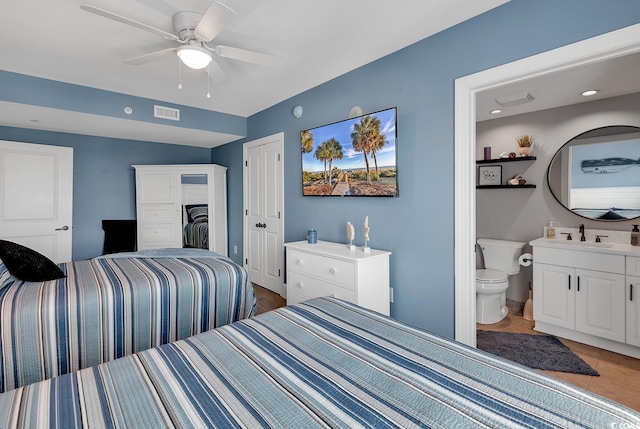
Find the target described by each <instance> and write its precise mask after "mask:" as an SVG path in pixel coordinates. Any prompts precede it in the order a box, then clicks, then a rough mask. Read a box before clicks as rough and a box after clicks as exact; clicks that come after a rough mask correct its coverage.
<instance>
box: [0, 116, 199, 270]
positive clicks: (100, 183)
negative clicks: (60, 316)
mask: <svg viewBox="0 0 640 429" xmlns="http://www.w3.org/2000/svg"><path fill="white" fill-rule="evenodd" d="M0 140H10V141H18V142H25V143H40V144H48V145H54V146H66V147H72V148H73V259H74V260H80V259H88V258H92V257H94V256H98V255H100V254H102V244H103V239H104V233H103V231H102V219H135V218H136V205H135V173H134V170H133V168H132V167H131V166H132V165H134V164H197V163H203V164H206V163H209V162H210V149H206V148H197V147H189V146H178V145H171V144H158V143H148V142H140V141H132V140H120V139H109V138H103V137H92V136H85V135H78V134H65V133H55V132H48V131H37V130H27V129H23V128H10V127H0Z"/></svg>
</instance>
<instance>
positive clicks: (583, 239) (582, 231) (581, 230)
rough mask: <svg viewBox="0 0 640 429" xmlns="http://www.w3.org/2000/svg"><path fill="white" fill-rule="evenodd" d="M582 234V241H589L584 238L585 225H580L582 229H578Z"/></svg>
mask: <svg viewBox="0 0 640 429" xmlns="http://www.w3.org/2000/svg"><path fill="white" fill-rule="evenodd" d="M578 231H579V232H580V241H586V240H587V239H586V238H585V237H584V224H583V223H581V224H580V228H579V229H578Z"/></svg>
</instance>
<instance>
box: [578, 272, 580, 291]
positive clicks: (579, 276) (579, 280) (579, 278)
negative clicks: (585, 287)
mask: <svg viewBox="0 0 640 429" xmlns="http://www.w3.org/2000/svg"><path fill="white" fill-rule="evenodd" d="M578 292H580V276H578Z"/></svg>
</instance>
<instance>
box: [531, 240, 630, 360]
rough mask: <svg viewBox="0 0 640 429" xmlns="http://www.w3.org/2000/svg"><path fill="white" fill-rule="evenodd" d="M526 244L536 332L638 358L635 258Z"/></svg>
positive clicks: (590, 249)
mask: <svg viewBox="0 0 640 429" xmlns="http://www.w3.org/2000/svg"><path fill="white" fill-rule="evenodd" d="M531 245H532V246H533V259H534V265H533V302H534V306H533V315H534V320H535V323H536V325H535V330H536V331H540V332H544V333H547V334H552V335H558V336H561V337H563V338H568V339H572V340H574V341H579V342H582V343H586V344H591V345H593V346H596V347H600V348H604V349H607V350H612V351H615V352H618V353H622V354H626V355H630V356H634V357H640V348H638V346H640V257H634V256H629V255H625V254H624V253H621V252H615V251H605V250H609V249H604V248H603V249H599V248H597V247H594V248H588V249H587V248H586V247H585V248H580V246H579V245H575V246H574V248H570V249H567V248H562V247H556V246H554V245H551V246H548V247H546V246H539V245H536V241H533V242H531ZM568 247H571V246H568ZM636 270H637V271H636ZM634 283H635V284H636V286H635V289H636V290H635V291H633V289H634V286H633V284H634ZM634 294H635V295H636V296H633V295H634Z"/></svg>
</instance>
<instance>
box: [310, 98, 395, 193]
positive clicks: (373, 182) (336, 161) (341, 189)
mask: <svg viewBox="0 0 640 429" xmlns="http://www.w3.org/2000/svg"><path fill="white" fill-rule="evenodd" d="M300 142H301V151H302V189H303V195H319V196H325V195H332V196H391V197H395V196H397V195H398V187H397V180H396V177H397V168H396V109H395V108H391V109H387V110H383V111H380V112H376V113H370V114H368V115H363V116H360V117H357V118H353V119H348V120H345V121H340V122H336V123H334V124H329V125H325V126H322V127H318V128H313V129H310V130H305V131H302V132H301V133H300Z"/></svg>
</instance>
